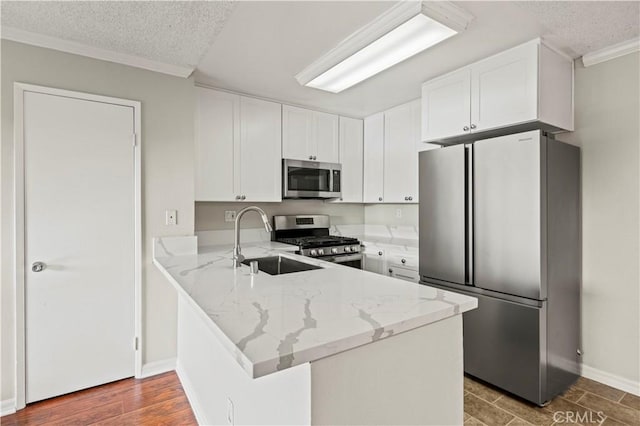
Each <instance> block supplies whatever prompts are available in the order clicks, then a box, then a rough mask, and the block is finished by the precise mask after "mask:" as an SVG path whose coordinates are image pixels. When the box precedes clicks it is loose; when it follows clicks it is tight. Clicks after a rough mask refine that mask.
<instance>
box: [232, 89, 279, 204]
mask: <svg viewBox="0 0 640 426" xmlns="http://www.w3.org/2000/svg"><path fill="white" fill-rule="evenodd" d="M281 108H282V106H281V105H280V104H277V103H275V102H267V101H263V100H259V99H253V98H245V97H241V98H240V114H241V122H240V139H239V153H240V155H239V160H240V161H239V163H240V164H239V167H238V169H239V176H240V177H239V180H240V192H241V194H242V195H244V196H245V197H246V201H252V202H253V201H282V153H281V146H282V130H281V129H282V127H281V123H282V113H281V111H282V109H281Z"/></svg>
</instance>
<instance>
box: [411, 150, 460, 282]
mask: <svg viewBox="0 0 640 426" xmlns="http://www.w3.org/2000/svg"><path fill="white" fill-rule="evenodd" d="M419 158H420V160H419V164H420V181H419V193H420V207H419V228H420V243H419V245H420V276H421V277H425V278H428V279H436V280H442V281H447V282H452V283H456V284H461V285H464V284H465V278H466V265H465V263H466V259H467V253H466V241H465V237H466V224H465V220H466V193H465V191H466V185H465V182H466V179H465V176H466V174H465V169H466V167H465V162H466V156H465V147H464V145H455V146H451V147H447V148H440V149H434V150H431V151H424V152H421V153H420V154H419Z"/></svg>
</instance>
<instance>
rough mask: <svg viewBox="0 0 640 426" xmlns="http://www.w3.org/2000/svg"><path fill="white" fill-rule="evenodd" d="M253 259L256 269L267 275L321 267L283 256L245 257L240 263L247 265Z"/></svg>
mask: <svg viewBox="0 0 640 426" xmlns="http://www.w3.org/2000/svg"><path fill="white" fill-rule="evenodd" d="M254 260H255V261H257V262H258V269H259V270H261V271H262V272H266V273H267V274H269V275H282V274H291V273H293V272H302V271H311V270H313V269H322V267H321V266H316V265H311V264H309V263H304V262H300V261H298V260H294V259H289V258H288V257H283V256H267V257H256V258H253V259H245V260H243V261H242V263H243V264H244V265H249V263H250V262H253V261H254Z"/></svg>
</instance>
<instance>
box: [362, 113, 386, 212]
mask: <svg viewBox="0 0 640 426" xmlns="http://www.w3.org/2000/svg"><path fill="white" fill-rule="evenodd" d="M363 188H364V190H363V201H364V202H365V203H379V202H382V201H384V196H383V191H384V113H381V112H380V113H378V114H374V115H372V116H370V117H367V118H365V119H364V178H363Z"/></svg>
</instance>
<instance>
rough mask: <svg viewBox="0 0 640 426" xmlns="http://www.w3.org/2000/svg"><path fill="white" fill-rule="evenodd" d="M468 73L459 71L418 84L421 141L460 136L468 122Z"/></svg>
mask: <svg viewBox="0 0 640 426" xmlns="http://www.w3.org/2000/svg"><path fill="white" fill-rule="evenodd" d="M470 93H471V71H470V70H469V69H466V68H465V69H462V70H460V71H456V72H453V73H451V74H448V75H447V76H445V77H442V78H438V79H436V80H434V81H430V82H427V83H424V84H423V85H422V135H423V136H422V139H423V140H439V139H445V138H448V137H451V136H455V135H458V134H460V133H461V132H462V131H463V129H464V128H467V130H468V128H469V120H470V119H471V97H470V96H469V94H470Z"/></svg>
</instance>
